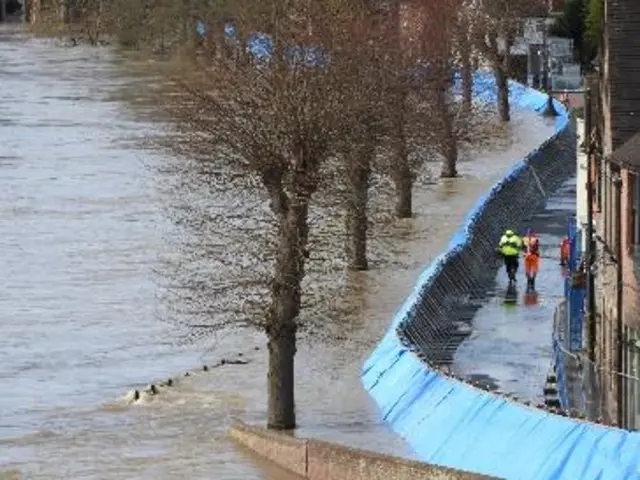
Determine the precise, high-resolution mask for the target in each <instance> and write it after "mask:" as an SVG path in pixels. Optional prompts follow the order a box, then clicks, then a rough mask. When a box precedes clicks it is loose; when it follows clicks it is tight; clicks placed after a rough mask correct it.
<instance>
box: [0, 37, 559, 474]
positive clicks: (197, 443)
mask: <svg viewBox="0 0 640 480" xmlns="http://www.w3.org/2000/svg"><path fill="white" fill-rule="evenodd" d="M2 28H3V29H2V30H0V139H1V140H2V143H1V144H0V231H1V232H2V236H1V237H0V246H1V248H0V265H2V271H3V275H2V277H1V279H0V283H1V284H0V308H1V311H2V312H3V315H2V319H1V320H0V328H1V329H2V335H1V336H0V387H1V391H2V395H0V412H1V414H2V417H1V418H0V476H2V475H3V474H4V475H11V474H12V473H13V474H15V475H16V477H17V476H18V475H22V477H23V478H46V479H54V478H60V479H62V478H64V479H68V478H97V479H111V478H113V479H120V478H154V479H155V478H177V477H179V476H185V475H186V476H188V478H190V479H194V480H195V479H211V478H216V479H243V480H245V479H248V480H251V479H270V480H273V479H286V478H287V476H286V475H285V474H284V473H283V472H280V471H275V470H274V469H273V468H267V467H266V466H265V465H263V464H261V463H259V462H258V461H257V460H256V459H254V458H253V457H251V456H249V455H247V454H246V453H245V452H242V451H240V450H238V449H237V448H236V447H235V446H234V445H233V444H231V443H230V442H228V441H227V439H226V436H225V430H226V428H227V426H228V425H229V423H230V421H231V419H232V418H234V417H239V418H242V419H245V420H248V421H257V422H259V421H262V420H263V419H264V409H265V404H266V401H265V394H264V392H265V390H266V388H265V383H266V380H265V370H266V369H265V358H266V354H265V351H264V348H263V346H264V339H263V337H262V335H261V334H259V333H256V332H253V331H251V330H246V329H243V330H239V329H229V328H227V329H224V330H222V331H221V332H218V333H216V334H213V333H209V334H208V335H205V336H204V338H200V339H198V340H197V341H196V340H193V341H185V338H187V339H188V338H189V335H190V334H189V327H188V326H185V325H189V322H188V321H187V320H184V321H183V319H181V318H180V312H181V311H182V310H181V309H180V308H179V305H178V306H176V305H174V304H169V303H170V302H172V301H173V302H177V301H179V300H176V298H178V299H179V298H180V297H179V296H178V297H172V296H169V295H166V294H164V293H163V292H164V291H165V290H166V288H167V284H168V283H170V281H169V280H168V279H167V278H165V277H167V275H168V274H167V272H166V265H167V263H168V262H167V259H168V258H170V259H171V261H172V262H173V263H180V262H181V261H183V262H188V260H189V259H191V258H192V257H193V255H194V252H193V251H192V250H190V249H192V248H194V247H193V246H192V243H190V241H187V240H183V239H185V238H187V237H188V236H187V235H186V234H185V233H184V232H183V230H184V228H185V227H184V225H183V224H180V223H177V222H176V221H175V216H174V215H173V214H171V212H172V211H173V207H172V205H173V203H175V198H174V197H175V195H174V196H170V195H168V193H167V192H168V190H169V191H170V189H167V188H166V185H167V183H171V181H170V179H169V178H168V177H169V176H171V175H173V173H171V172H172V171H173V169H172V168H165V167H168V166H170V165H174V164H175V162H176V158H175V156H173V155H171V154H170V153H168V152H167V151H165V150H162V149H158V148H148V149H145V148H141V147H140V146H139V145H138V143H139V142H138V140H140V139H144V138H151V137H157V136H161V135H163V134H164V132H165V131H166V125H163V124H161V123H160V122H155V121H153V115H149V116H147V117H145V118H146V120H143V119H141V118H138V117H136V116H135V115H131V112H130V105H128V104H127V103H126V102H123V101H120V100H114V98H117V97H118V95H119V91H120V90H121V89H125V88H129V89H131V88H133V90H135V89H136V88H138V87H137V86H138V85H142V86H146V85H147V84H148V81H149V80H148V79H144V78H142V79H141V78H139V77H136V76H132V75H130V76H126V75H124V74H123V73H122V72H126V71H127V70H128V69H127V64H126V60H122V59H120V58H118V57H116V56H115V55H114V54H113V53H112V52H110V51H109V50H106V49H104V48H100V49H92V48H84V47H77V48H72V49H65V48H61V47H60V46H58V45H56V44H54V43H50V42H45V41H42V40H34V39H27V38H26V37H24V36H22V35H21V34H19V33H18V32H17V30H15V29H11V28H10V27H2ZM132 70H134V69H133V68H132ZM552 128H553V127H552V126H551V125H546V124H545V123H544V120H543V119H541V118H538V117H536V116H535V115H533V114H531V113H527V112H519V113H516V114H515V115H514V121H513V125H512V126H511V127H510V132H509V137H508V141H506V142H503V144H501V145H502V146H501V147H499V148H498V147H495V149H494V150H499V151H494V152H493V153H488V152H484V153H482V154H476V155H475V156H473V155H472V156H470V157H469V158H468V159H467V160H466V161H465V162H463V163H462V164H461V165H460V171H461V173H462V174H463V177H462V178H460V179H457V180H454V181H450V182H435V183H431V184H426V185H424V186H421V187H418V188H417V191H416V195H415V210H416V218H415V219H413V220H411V221H406V222H398V223H397V224H394V225H392V226H388V227H385V228H386V230H385V231H386V233H387V236H389V237H391V239H390V240H389V241H388V242H386V243H383V244H382V245H383V246H384V245H390V244H393V248H394V250H393V252H394V256H396V257H397V258H396V260H397V261H395V262H379V263H375V262H374V263H373V265H374V269H373V270H372V271H370V272H368V273H365V274H361V275H358V276H357V278H355V279H353V278H352V279H351V281H354V282H356V283H358V285H360V288H359V291H360V295H361V298H360V299H359V300H358V305H359V308H358V313H356V314H353V313H352V314H349V315H346V314H345V315H344V316H336V317H332V318H326V319H324V320H323V322H321V323H320V324H319V325H316V326H315V327H314V328H316V329H317V330H322V328H324V326H323V323H326V331H327V332H328V333H327V334H326V335H318V336H314V335H311V334H310V333H305V334H304V335H303V336H302V341H301V344H300V346H299V350H298V352H299V353H298V357H297V367H296V371H297V380H298V383H297V408H298V412H299V423H300V426H301V429H300V432H301V434H304V435H314V436H317V437H322V438H325V439H330V440H336V441H340V442H343V443H348V444H352V445H356V446H360V447H365V448H371V449H374V450H379V451H384V452H389V453H395V454H399V455H405V456H410V455H411V453H410V452H409V451H408V450H407V447H406V446H405V445H404V444H403V443H402V442H401V441H400V440H398V439H397V438H396V437H395V436H394V435H393V434H392V433H391V432H389V430H388V429H387V427H386V425H385V424H384V422H383V421H382V420H381V419H380V416H379V414H378V412H377V410H376V408H375V406H373V405H372V402H371V401H370V400H369V399H368V397H367V395H366V393H365V392H364V391H363V389H362V388H361V386H360V382H359V371H360V368H361V365H362V362H363V359H364V358H365V356H366V355H367V353H368V352H369V351H370V349H371V348H372V347H373V346H374V345H375V343H376V341H377V340H378V339H379V338H380V337H381V335H382V333H383V332H384V330H385V328H386V327H387V325H388V323H389V321H390V318H391V316H392V314H393V312H394V310H395V309H396V308H397V306H398V305H399V304H400V303H401V301H402V300H403V298H404V296H405V295H406V294H407V292H408V291H409V290H410V289H411V288H412V284H413V282H414V281H415V279H416V278H417V276H418V274H419V272H420V271H421V269H422V268H423V267H424V265H425V264H426V263H427V262H428V261H429V260H431V259H432V258H434V257H435V256H436V255H437V254H438V253H440V251H441V250H442V249H443V248H444V246H445V244H446V242H447V240H448V238H449V236H450V235H451V234H452V233H453V231H454V230H455V229H456V228H457V226H458V223H459V222H460V221H461V219H462V218H463V217H464V214H465V213H466V212H467V211H468V209H469V208H470V207H471V206H472V204H473V203H474V201H475V198H476V196H477V195H478V194H479V193H481V192H482V191H484V190H486V189H487V188H488V186H489V185H490V184H491V183H493V182H494V181H495V180H496V179H497V178H498V176H499V175H500V174H501V173H502V172H504V170H505V169H506V168H507V167H509V166H510V165H511V164H512V163H513V162H514V160H515V159H517V158H519V157H521V156H522V155H523V154H525V153H526V152H528V151H530V150H531V149H533V148H535V147H536V146H537V145H538V144H539V143H541V141H542V140H544V139H545V138H546V137H547V136H548V135H549V134H550V132H551V130H552ZM167 172H168V173H167ZM198 192H200V190H198V189H195V194H199V193H198ZM192 194H193V192H192ZM202 195H203V197H202V198H200V199H199V202H200V204H203V203H204V204H206V203H207V202H212V203H215V202H216V201H218V200H219V198H211V197H206V196H205V195H204V193H203V194H202ZM398 232H400V233H398ZM394 235H395V236H394ZM377 248H378V250H379V249H380V248H381V247H377ZM378 250H375V249H374V253H375V252H376V251H378ZM372 255H373V254H372ZM172 262H169V263H172ZM208 274H211V275H213V274H214V272H212V271H211V272H208ZM339 274H341V273H339ZM171 299H173V300H171ZM205 331H206V329H205ZM222 358H225V359H232V360H235V359H241V360H244V361H246V362H248V363H247V364H246V365H241V364H227V365H224V366H221V367H219V368H214V369H211V370H210V371H208V372H204V371H202V367H201V366H202V365H203V364H204V363H206V364H213V363H216V362H218V361H219V360H220V359H222ZM188 369H190V370H191V371H192V372H193V374H192V375H190V376H189V377H185V376H184V372H185V371H187V370H188ZM167 377H174V378H176V379H177V380H176V383H175V385H174V386H173V387H170V388H164V389H161V391H160V393H159V394H158V395H156V396H153V397H148V398H147V397H145V398H143V400H142V401H141V402H138V403H135V404H131V403H130V402H129V401H128V400H127V397H126V395H127V392H129V391H130V390H131V389H133V388H142V387H144V386H145V385H146V384H148V383H150V382H157V381H158V380H162V379H166V378H167Z"/></svg>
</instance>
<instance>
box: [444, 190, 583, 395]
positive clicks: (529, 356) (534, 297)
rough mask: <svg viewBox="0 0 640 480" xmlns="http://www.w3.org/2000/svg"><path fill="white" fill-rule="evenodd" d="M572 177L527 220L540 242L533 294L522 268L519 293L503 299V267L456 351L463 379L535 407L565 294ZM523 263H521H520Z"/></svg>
mask: <svg viewBox="0 0 640 480" xmlns="http://www.w3.org/2000/svg"><path fill="white" fill-rule="evenodd" d="M575 202H576V179H575V178H573V179H570V180H568V181H567V182H565V183H564V185H562V187H561V188H560V189H559V190H558V191H557V192H556V193H555V194H554V195H553V196H551V197H550V198H549V199H548V201H547V203H546V205H545V206H544V208H543V209H541V210H540V211H538V212H536V214H535V215H533V217H532V218H531V219H530V221H529V222H527V225H526V226H527V227H529V228H531V229H532V230H533V231H534V232H535V233H536V235H537V236H538V238H539V240H540V254H541V259H540V271H539V273H538V278H537V279H536V289H535V292H534V293H531V292H529V293H527V292H526V291H525V290H526V288H525V287H526V280H525V278H524V273H523V271H522V268H523V267H522V265H521V266H520V267H521V268H520V270H519V272H518V282H519V285H518V292H517V295H516V297H517V298H516V299H515V301H511V299H512V298H513V294H509V295H508V297H507V292H506V290H507V289H506V285H507V283H508V282H507V275H506V273H505V271H504V269H501V270H500V271H499V272H498V274H497V277H496V284H495V288H494V289H492V291H491V292H490V293H489V295H488V299H487V300H486V302H485V305H484V306H483V307H482V308H481V309H480V310H479V311H478V312H477V313H476V315H475V317H474V320H473V327H474V328H473V333H472V334H471V336H470V337H469V338H468V339H466V340H465V341H464V342H463V343H462V344H461V345H460V347H459V348H458V350H457V352H456V356H455V358H454V369H455V370H456V372H457V373H459V374H460V375H462V376H463V377H466V378H470V379H472V380H474V381H478V382H480V383H483V384H485V385H486V386H488V387H492V388H496V389H498V390H500V391H502V392H504V393H507V394H510V395H515V396H516V397H518V398H520V399H522V400H527V401H529V402H532V403H533V404H536V405H539V404H542V403H544V395H543V388H544V384H545V382H546V376H547V373H549V371H550V370H551V361H552V355H553V351H552V346H551V339H552V335H553V316H554V312H555V309H556V306H557V305H558V302H559V300H560V299H561V298H563V296H564V279H565V271H564V269H563V268H562V267H561V266H560V265H559V259H560V241H561V240H562V237H563V236H565V235H566V234H567V229H568V225H569V220H570V218H571V217H572V216H574V215H575V207H576V203H575ZM521 263H522V262H521Z"/></svg>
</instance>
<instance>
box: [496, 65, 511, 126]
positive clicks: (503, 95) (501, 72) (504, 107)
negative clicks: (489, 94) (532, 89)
mask: <svg viewBox="0 0 640 480" xmlns="http://www.w3.org/2000/svg"><path fill="white" fill-rule="evenodd" d="M507 61H508V57H507V56H506V55H498V58H497V61H496V63H495V65H494V68H493V71H494V74H495V77H496V86H497V88H498V115H499V117H500V120H502V121H503V122H508V121H509V120H511V108H510V106H509V83H508V78H507Z"/></svg>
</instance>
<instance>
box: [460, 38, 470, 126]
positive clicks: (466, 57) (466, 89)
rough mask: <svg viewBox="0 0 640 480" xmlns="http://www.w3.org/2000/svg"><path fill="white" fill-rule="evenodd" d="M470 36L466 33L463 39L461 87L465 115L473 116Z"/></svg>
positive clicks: (461, 49)
mask: <svg viewBox="0 0 640 480" xmlns="http://www.w3.org/2000/svg"><path fill="white" fill-rule="evenodd" d="M467 35H468V34H467V33H466V32H464V33H463V34H462V39H461V48H460V55H461V57H462V59H461V63H462V68H461V79H460V80H461V87H462V105H463V109H464V115H467V116H468V115H471V102H472V101H473V65H472V61H471V45H470V42H469V38H468V36H467Z"/></svg>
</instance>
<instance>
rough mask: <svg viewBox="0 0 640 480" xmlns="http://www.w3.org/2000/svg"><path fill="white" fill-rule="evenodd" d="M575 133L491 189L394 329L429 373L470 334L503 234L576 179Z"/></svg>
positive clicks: (448, 360)
mask: <svg viewBox="0 0 640 480" xmlns="http://www.w3.org/2000/svg"><path fill="white" fill-rule="evenodd" d="M575 138H576V136H575V132H574V130H573V128H572V126H567V127H566V128H565V129H564V130H563V131H562V132H560V133H559V134H558V135H557V136H555V137H553V138H552V139H551V140H550V141H548V142H546V143H545V144H543V145H541V147H540V148H539V149H538V150H537V151H535V152H533V153H532V154H530V155H529V156H528V157H527V158H526V159H525V162H524V164H523V165H522V166H521V167H520V168H518V169H517V170H516V171H514V172H513V173H512V174H511V175H510V176H509V177H507V178H506V179H505V180H504V181H503V182H502V183H501V184H500V185H498V186H497V187H496V188H494V189H493V190H492V191H491V193H490V194H489V196H488V198H487V199H486V201H485V202H484V203H483V204H482V206H481V207H480V208H479V209H478V210H477V211H475V212H474V214H473V216H472V218H470V219H469V223H468V227H467V230H466V232H465V234H464V235H462V237H463V238H461V239H460V240H461V241H460V243H459V244H458V245H456V246H455V247H454V248H453V249H452V250H450V251H449V252H448V253H447V254H446V255H445V256H444V257H443V258H441V259H440V260H439V262H438V263H437V264H436V266H435V267H434V268H435V270H436V272H435V274H434V275H433V276H432V277H431V280H430V281H429V282H427V283H426V284H425V285H424V286H423V287H422V289H421V291H420V292H419V293H418V300H417V301H416V303H415V305H414V306H413V308H412V309H411V310H410V311H409V313H408V314H407V317H406V318H405V319H404V321H403V322H401V324H400V325H399V327H398V335H399V337H400V339H401V341H402V342H403V344H404V345H405V346H406V347H407V348H408V349H410V350H413V351H415V352H416V353H417V354H418V355H419V356H420V357H421V358H422V359H423V360H424V361H426V362H427V363H428V364H429V365H430V366H432V367H439V366H442V365H448V364H451V362H452V360H453V355H454V353H455V351H456V349H457V347H458V346H459V345H460V343H461V342H462V340H464V339H465V338H466V337H467V336H468V335H469V334H470V332H471V331H472V329H471V322H472V319H473V316H474V314H475V312H476V310H477V309H478V308H480V306H481V303H482V300H483V299H484V298H485V297H486V294H487V291H488V289H489V287H490V286H491V285H492V283H493V281H494V279H495V275H496V272H497V269H498V265H499V264H498V262H493V261H491V260H490V259H493V258H495V245H496V241H497V239H498V238H499V237H500V234H501V233H502V232H503V231H504V230H505V229H506V228H515V227H516V226H522V225H523V222H524V221H525V219H526V218H527V217H528V216H530V215H532V214H533V213H534V212H535V211H536V210H537V209H538V208H539V207H540V206H541V205H543V204H544V202H545V200H546V199H547V198H548V196H549V195H550V194H552V193H553V192H554V191H555V190H557V189H558V188H559V187H560V186H561V185H562V183H563V182H564V181H566V180H567V179H568V178H570V177H571V176H573V175H575V168H576V161H575V158H576V157H575V154H576V152H575V145H576V140H575Z"/></svg>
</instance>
